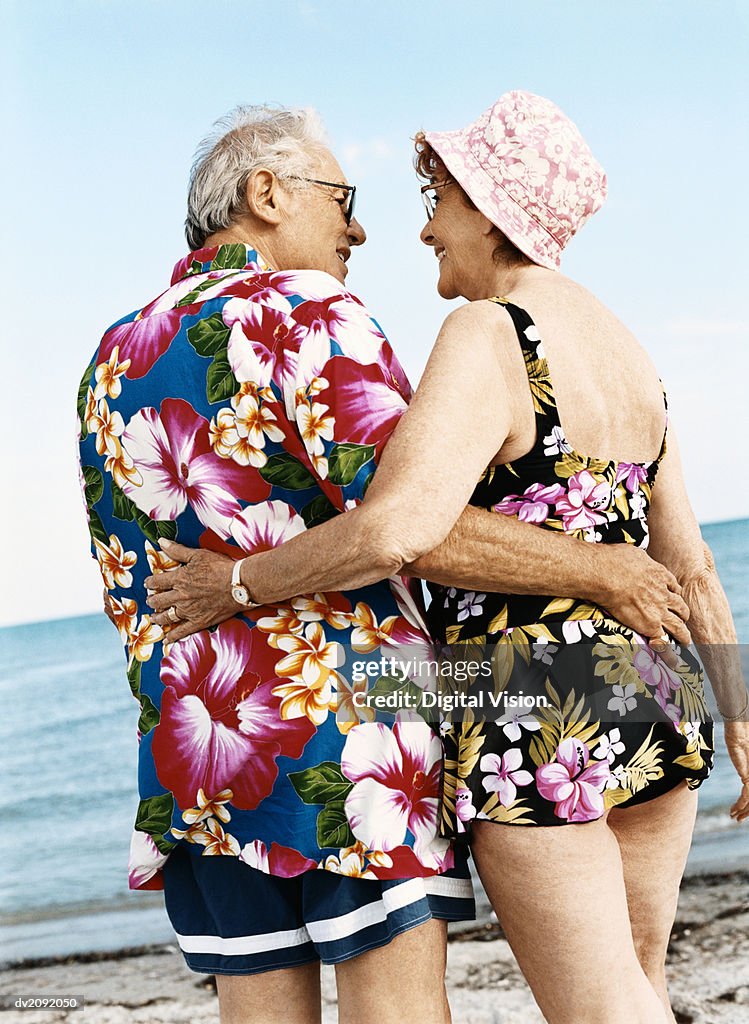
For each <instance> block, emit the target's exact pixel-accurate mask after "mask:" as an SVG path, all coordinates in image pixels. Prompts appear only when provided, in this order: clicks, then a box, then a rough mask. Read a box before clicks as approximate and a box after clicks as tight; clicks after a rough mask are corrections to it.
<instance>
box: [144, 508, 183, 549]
mask: <svg viewBox="0 0 749 1024" xmlns="http://www.w3.org/2000/svg"><path fill="white" fill-rule="evenodd" d="M135 521H136V523H137V524H138V526H139V527H140V528H141V530H142V532H143V533H145V535H146V537H148V539H149V540H150V541H151V543H152V544H158V543H159V541H160V540H161V538H162V537H166V539H167V540H174V539H175V538H176V536H177V524H176V523H174V522H172V520H171V519H151V518H149V517H148V516H147V515H146V513H145V512H141V510H140V509H139V508H136V509H135Z"/></svg>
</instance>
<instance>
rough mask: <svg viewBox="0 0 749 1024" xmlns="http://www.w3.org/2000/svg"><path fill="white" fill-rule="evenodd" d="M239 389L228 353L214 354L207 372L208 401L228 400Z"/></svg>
mask: <svg viewBox="0 0 749 1024" xmlns="http://www.w3.org/2000/svg"><path fill="white" fill-rule="evenodd" d="M238 391H239V381H238V380H237V378H236V377H235V376H234V373H233V371H232V368H231V366H230V365H229V360H228V359H227V358H226V355H225V354H224V355H217V356H214V357H213V362H212V363H211V365H210V366H209V367H208V373H207V374H206V383H205V393H206V397H207V399H208V401H209V402H210V403H211V404H212V405H214V404H215V403H216V402H228V400H229V399H230V398H232V397H233V396H234V395H236V393H237V392H238Z"/></svg>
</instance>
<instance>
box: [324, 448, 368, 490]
mask: <svg viewBox="0 0 749 1024" xmlns="http://www.w3.org/2000/svg"><path fill="white" fill-rule="evenodd" d="M374 453H375V447H374V445H373V444H350V443H349V442H348V441H346V442H344V443H343V444H337V445H336V446H335V447H334V448H333V450H332V452H331V453H330V455H329V456H328V479H329V480H330V482H331V483H332V484H336V485H337V486H339V487H345V486H346V484H350V483H353V481H354V479H355V478H356V474H357V473H358V472H359V470H360V469H361V467H362V466H364V465H366V463H367V462H370V461H371V460H372V459H373V458H374Z"/></svg>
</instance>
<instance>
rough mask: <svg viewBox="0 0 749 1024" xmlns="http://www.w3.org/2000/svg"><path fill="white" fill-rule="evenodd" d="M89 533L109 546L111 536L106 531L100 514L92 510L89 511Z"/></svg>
mask: <svg viewBox="0 0 749 1024" xmlns="http://www.w3.org/2000/svg"><path fill="white" fill-rule="evenodd" d="M88 531H89V533H90V534H91V536H92V537H95V538H96V540H100V541H101V542H102V544H109V534H108V533H107V531H106V530H105V529H104V523H102V521H101V519H100V518H99V514H98V512H95V511H94V510H93V509H92V508H90V509H89V510H88Z"/></svg>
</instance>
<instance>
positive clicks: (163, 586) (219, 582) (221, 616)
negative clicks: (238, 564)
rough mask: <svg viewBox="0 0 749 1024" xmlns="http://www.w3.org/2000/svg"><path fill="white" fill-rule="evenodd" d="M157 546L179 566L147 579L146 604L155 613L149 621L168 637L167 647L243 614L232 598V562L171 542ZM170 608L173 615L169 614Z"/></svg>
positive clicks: (214, 554)
mask: <svg viewBox="0 0 749 1024" xmlns="http://www.w3.org/2000/svg"><path fill="white" fill-rule="evenodd" d="M160 546H161V548H162V549H163V550H164V551H165V552H166V554H167V555H168V556H169V557H170V558H171V559H172V560H173V561H174V562H178V563H180V564H179V565H178V566H177V568H176V569H167V570H166V571H165V572H159V573H156V575H154V576H149V577H148V579H146V581H145V583H146V587H147V588H148V590H149V591H152V593H151V594H149V596H148V599H147V600H148V604H149V605H150V606H151V608H153V609H154V611H155V612H156V614H155V615H152V616H151V621H152V622H155V623H156V624H157V625H158V626H161V628H162V629H163V630H164V631H165V633H167V640H168V642H169V643H170V644H172V643H176V641H177V640H184V638H185V637H186V636H190V634H191V633H197V632H198V630H201V629H208V627H209V626H216V625H218V623H219V622H225V621H226V619H230V618H231V617H232V616H233V615H236V614H237V613H238V612H241V611H243V610H244V605H241V604H238V603H237V602H236V601H235V600H234V598H233V597H232V595H231V574H232V569H233V568H234V559H232V558H229V557H228V556H227V555H220V554H218V553H217V552H215V551H206V550H204V549H203V548H187V547H185V546H184V545H183V544H177V543H175V542H174V541H168V540H162V541H161V545H160ZM171 608H173V609H174V612H170V609H171ZM175 616H176V618H175Z"/></svg>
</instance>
